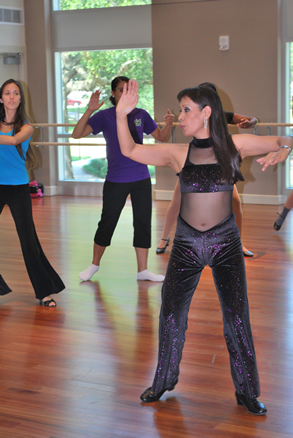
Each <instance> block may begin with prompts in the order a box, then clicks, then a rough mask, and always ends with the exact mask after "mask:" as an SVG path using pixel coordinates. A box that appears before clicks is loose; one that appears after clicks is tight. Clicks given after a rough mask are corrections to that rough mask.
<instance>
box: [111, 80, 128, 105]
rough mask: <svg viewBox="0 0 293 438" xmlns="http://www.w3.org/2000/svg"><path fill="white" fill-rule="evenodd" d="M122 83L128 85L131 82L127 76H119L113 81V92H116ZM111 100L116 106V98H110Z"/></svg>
mask: <svg viewBox="0 0 293 438" xmlns="http://www.w3.org/2000/svg"><path fill="white" fill-rule="evenodd" d="M121 81H123V82H127V83H128V82H129V78H128V77H127V76H117V77H116V78H114V79H113V81H112V82H111V90H112V91H115V90H116V87H117V85H118V84H119V82H121ZM109 99H110V102H111V103H112V105H115V106H116V100H115V97H114V96H110V97H109Z"/></svg>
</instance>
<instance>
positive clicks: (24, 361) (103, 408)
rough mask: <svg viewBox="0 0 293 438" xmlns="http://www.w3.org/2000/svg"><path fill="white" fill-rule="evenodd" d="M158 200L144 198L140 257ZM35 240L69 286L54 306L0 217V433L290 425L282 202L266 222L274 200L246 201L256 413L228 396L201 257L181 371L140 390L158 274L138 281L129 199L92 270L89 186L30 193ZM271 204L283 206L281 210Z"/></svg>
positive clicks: (279, 435)
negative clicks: (3, 286) (156, 397)
mask: <svg viewBox="0 0 293 438" xmlns="http://www.w3.org/2000/svg"><path fill="white" fill-rule="evenodd" d="M167 206H168V202H164V201H154V203H153V247H152V248H151V250H150V254H149V269H150V270H152V271H154V272H156V273H164V271H165V269H166V265H167V262H168V258H169V252H168V253H167V254H164V255H161V256H157V255H156V254H155V249H156V246H157V243H158V241H159V237H160V233H161V230H162V226H163V220H164V215H165V211H166V208H167ZM33 210H34V218H35V223H36V228H37V231H38V234H39V238H40V240H41V243H42V245H43V248H44V250H45V252H46V254H47V256H48V258H49V260H50V261H51V263H52V264H53V266H54V267H55V268H56V270H57V271H58V272H59V274H60V275H61V277H62V278H63V280H64V282H65V284H66V286H67V288H66V290H65V291H63V292H62V293H61V294H59V296H57V302H58V306H57V308H56V309H47V308H44V307H41V306H39V305H38V302H37V301H36V300H35V298H34V293H33V290H32V287H31V284H30V282H29V279H28V276H27V274H26V271H25V267H24V263H23V259H22V256H21V253H20V246H19V242H18V238H17V236H16V232H15V228H14V223H13V221H12V219H11V216H10V212H9V210H8V209H7V208H6V207H5V209H4V211H3V214H2V215H1V217H0V242H1V246H0V266H1V268H0V272H1V274H2V275H3V277H4V279H5V280H6V282H7V283H8V284H9V285H10V287H11V288H12V289H13V292H12V293H11V294H9V295H6V296H4V297H0V336H1V338H0V437H1V438H94V437H102V438H114V437H127V438H132V437H134V438H157V437H160V438H187V437H200V438H208V437H216V438H242V437H243V438H244V437H245V438H247V437H260V438H285V437H287V438H289V437H292V436H293V416H292V406H293V378H292V373H293V364H292V360H293V269H292V268H293V260H292V259H293V227H292V225H293V215H292V213H291V215H289V216H288V218H287V221H286V223H285V224H284V226H283V228H282V229H281V230H280V231H279V232H278V233H277V232H275V231H274V230H273V223H274V221H275V219H276V212H277V211H278V210H279V209H278V207H276V206H266V205H257V206H256V205H244V238H243V241H244V243H245V244H246V246H247V248H248V249H250V250H252V251H254V253H255V257H253V258H252V259H246V268H247V278H248V290H249V299H250V311H251V323H252V329H253V333H254V340H255V347H256V353H257V359H258V367H259V374H260V382H261V391H262V393H261V397H260V400H261V401H262V402H264V403H265V404H266V405H267V408H268V415H267V416H266V417H255V416H253V415H251V414H249V413H248V412H247V410H246V408H243V407H239V406H237V405H236V401H235V398H234V389H233V385H232V380H231V377H230V372H229V361H228V354H227V351H226V346H225V342H224V338H223V334H222V321H221V311H220V307H219V302H218V298H217V295H216V292H215V288H214V285H213V281H212V276H211V271H210V269H209V268H206V269H205V270H204V272H203V275H202V278H201V281H200V284H199V287H198V290H197V292H196V294H195V296H194V299H193V302H192V306H191V309H190V314H189V328H188V332H187V340H186V344H185V348H184V352H183V360H182V364H181V374H180V379H179V383H178V385H177V387H176V388H175V390H174V391H173V392H170V393H165V394H164V396H163V397H162V399H161V400H160V401H158V402H156V403H153V404H150V405H144V404H141V403H140V400H139V396H140V394H141V392H142V391H143V390H144V389H145V388H146V387H147V386H150V384H151V381H152V378H153V373H154V370H155V364H156V356H157V329H158V314H159V308H160V289H161V284H159V283H150V282H137V281H136V275H135V274H136V260H135V255H134V250H133V248H132V246H131V245H132V213H131V206H130V204H129V203H128V204H127V206H126V207H125V209H124V211H123V214H122V217H121V220H120V222H119V225H118V228H117V230H116V233H115V235H114V238H113V242H112V246H111V247H110V248H109V249H108V250H107V251H106V253H105V255H104V258H103V261H102V265H101V268H100V271H99V272H98V273H97V274H96V275H95V276H94V278H93V281H90V282H86V283H81V282H80V281H79V278H78V272H79V271H81V270H83V269H85V268H86V267H87V266H88V264H89V263H90V262H91V256H92V240H93V235H94V231H95V228H96V223H97V220H98V218H99V214H100V211H101V201H100V200H96V199H94V198H77V197H64V196H56V197H45V198H43V199H34V200H33ZM279 211H280V210H279Z"/></svg>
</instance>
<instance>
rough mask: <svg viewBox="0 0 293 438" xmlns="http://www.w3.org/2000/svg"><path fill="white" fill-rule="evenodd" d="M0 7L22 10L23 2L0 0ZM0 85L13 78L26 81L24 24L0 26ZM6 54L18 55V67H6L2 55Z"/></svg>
mask: <svg viewBox="0 0 293 438" xmlns="http://www.w3.org/2000/svg"><path fill="white" fill-rule="evenodd" d="M0 7H7V8H10V9H13V8H18V9H22V10H23V0H0ZM0 35H1V38H0V83H1V84H2V83H3V82H4V81H5V80H6V79H9V78H14V79H17V80H22V81H25V80H26V59H25V26H24V24H22V25H21V24H6V23H5V24H0ZM6 53H20V55H21V58H20V60H21V64H20V65H6V64H4V61H3V55H4V54H6Z"/></svg>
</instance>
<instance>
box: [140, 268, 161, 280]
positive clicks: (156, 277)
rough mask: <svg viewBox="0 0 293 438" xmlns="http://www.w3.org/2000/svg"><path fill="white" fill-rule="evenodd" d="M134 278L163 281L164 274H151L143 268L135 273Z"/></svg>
mask: <svg viewBox="0 0 293 438" xmlns="http://www.w3.org/2000/svg"><path fill="white" fill-rule="evenodd" d="M136 279H137V280H149V281H164V280H165V277H164V275H156V274H153V273H152V272H151V271H149V270H148V269H145V270H144V271H141V272H138V273H137V275H136Z"/></svg>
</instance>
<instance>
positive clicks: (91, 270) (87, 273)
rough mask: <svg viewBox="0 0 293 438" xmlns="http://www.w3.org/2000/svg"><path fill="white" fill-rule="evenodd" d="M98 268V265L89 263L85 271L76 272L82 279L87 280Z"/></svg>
mask: <svg viewBox="0 0 293 438" xmlns="http://www.w3.org/2000/svg"><path fill="white" fill-rule="evenodd" d="M98 270H99V266H97V265H93V264H91V265H90V266H89V267H88V268H87V269H86V270H85V271H82V272H80V273H79V274H78V276H79V278H80V279H81V280H82V281H88V280H90V279H91V278H92V276H93V275H94V274H95V273H96V272H97V271H98Z"/></svg>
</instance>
